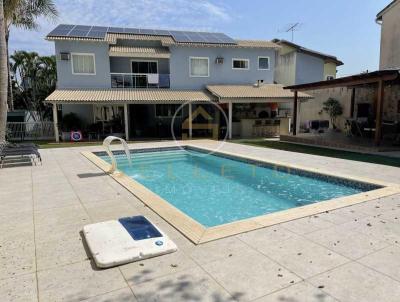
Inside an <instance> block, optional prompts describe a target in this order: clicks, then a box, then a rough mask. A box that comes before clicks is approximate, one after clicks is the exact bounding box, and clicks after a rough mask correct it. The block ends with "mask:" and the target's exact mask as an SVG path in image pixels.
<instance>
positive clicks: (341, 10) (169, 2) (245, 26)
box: [10, 0, 390, 76]
mask: <svg viewBox="0 0 400 302" xmlns="http://www.w3.org/2000/svg"><path fill="white" fill-rule="evenodd" d="M389 2H390V0H335V1H331V0H280V1H276V0H230V1H228V0H197V1H193V0H157V1H151V0H118V1H110V0H56V1H55V3H56V5H57V8H58V10H59V17H58V18H57V20H52V21H48V20H42V19H41V20H40V25H41V26H40V29H39V30H38V31H35V32H29V31H25V30H20V29H14V28H13V29H12V32H11V38H10V48H11V52H13V51H14V50H17V49H24V50H31V51H33V50H34V51H37V52H39V53H40V54H52V53H53V52H54V44H53V43H51V42H48V41H45V40H44V36H45V35H46V34H47V33H48V32H49V31H50V30H51V29H52V28H53V27H55V26H56V25H57V24H58V23H73V24H89V25H117V26H125V27H144V28H168V29H187V30H207V31H220V32H224V33H226V34H228V35H229V36H231V37H233V38H242V39H245V38H247V39H273V38H283V39H289V40H290V39H291V35H290V34H288V33H285V32H284V31H283V29H284V28H285V27H287V25H288V24H291V23H294V22H300V23H301V27H300V29H299V31H297V32H296V33H295V39H294V42H295V43H298V44H301V45H303V46H305V47H308V48H311V49H314V50H318V51H321V52H326V53H329V54H333V55H335V56H337V57H338V58H339V59H341V60H342V61H343V62H344V63H345V65H344V66H342V67H340V68H339V75H341V76H343V75H349V74H352V73H358V72H361V71H364V70H367V69H368V70H375V69H377V68H378V63H379V41H380V26H379V25H377V24H376V23H375V16H376V14H377V13H378V12H379V11H380V10H381V9H382V8H383V7H385V6H386V5H387V4H388V3H389Z"/></svg>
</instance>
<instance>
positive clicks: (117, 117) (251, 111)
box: [46, 83, 311, 142]
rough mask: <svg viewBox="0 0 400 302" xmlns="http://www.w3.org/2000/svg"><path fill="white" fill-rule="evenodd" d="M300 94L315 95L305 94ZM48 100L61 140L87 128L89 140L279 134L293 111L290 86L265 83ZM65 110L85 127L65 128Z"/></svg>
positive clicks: (66, 94)
mask: <svg viewBox="0 0 400 302" xmlns="http://www.w3.org/2000/svg"><path fill="white" fill-rule="evenodd" d="M297 97H298V99H301V100H307V99H309V98H311V97H310V96H309V95H307V94H305V93H298V94H297ZM46 101H47V102H48V103H50V104H52V105H53V121H54V136H55V140H56V141H57V142H58V141H59V140H60V136H61V137H62V138H64V139H65V138H66V137H68V135H70V131H81V132H84V137H85V139H89V140H90V139H91V138H92V137H94V139H95V140H101V139H102V138H104V137H105V136H107V135H114V136H121V137H124V138H126V139H127V140H129V139H135V140H137V139H139V140H143V139H149V138H150V139H172V138H174V137H175V138H179V139H180V138H183V139H186V138H189V139H190V138H206V137H208V138H210V137H212V138H214V139H222V138H225V137H227V138H229V139H232V138H233V137H268V136H277V135H279V134H287V133H289V132H290V131H291V130H290V129H291V124H292V111H293V93H292V92H291V91H288V90H284V89H283V86H282V85H278V84H262V83H257V84H255V85H209V86H207V87H206V89H204V90H170V89H115V88H111V89H58V90H56V91H54V92H53V93H52V94H51V95H49V96H48V97H47V99H46ZM199 112H200V113H201V114H198V113H199ZM66 114H72V115H79V116H80V118H81V119H82V120H83V122H82V123H75V124H83V125H84V126H82V125H80V126H75V125H74V123H72V124H73V127H72V128H73V129H69V128H68V127H67V129H65V128H66V127H65V126H64V123H63V121H62V120H61V123H60V118H65V116H66ZM172 124H173V126H172V127H173V129H174V134H173V135H172V134H171V128H172V127H171V125H172ZM79 127H81V128H84V130H82V129H80V128H79ZM70 128H71V127H70ZM99 128H100V130H99ZM60 131H62V132H63V133H61V134H62V135H60Z"/></svg>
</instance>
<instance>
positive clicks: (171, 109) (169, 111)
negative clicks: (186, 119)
mask: <svg viewBox="0 0 400 302" xmlns="http://www.w3.org/2000/svg"><path fill="white" fill-rule="evenodd" d="M179 107H180V105H175V104H172V105H169V104H168V105H163V104H159V105H156V117H169V118H172V117H173V116H174V114H175V112H176V111H177V110H178V109H179ZM180 116H182V109H179V111H178V112H177V113H176V117H180Z"/></svg>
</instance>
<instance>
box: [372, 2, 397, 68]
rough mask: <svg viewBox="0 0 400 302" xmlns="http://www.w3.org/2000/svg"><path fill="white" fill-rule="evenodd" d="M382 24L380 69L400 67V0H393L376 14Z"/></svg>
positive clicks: (378, 21) (377, 19)
mask: <svg viewBox="0 0 400 302" xmlns="http://www.w3.org/2000/svg"><path fill="white" fill-rule="evenodd" d="M376 22H377V23H378V24H380V25H381V55H380V63H379V69H393V68H400V1H399V0H395V1H392V2H391V3H390V4H389V5H388V6H386V7H385V8H384V9H383V10H381V11H380V12H379V13H378V15H377V16H376Z"/></svg>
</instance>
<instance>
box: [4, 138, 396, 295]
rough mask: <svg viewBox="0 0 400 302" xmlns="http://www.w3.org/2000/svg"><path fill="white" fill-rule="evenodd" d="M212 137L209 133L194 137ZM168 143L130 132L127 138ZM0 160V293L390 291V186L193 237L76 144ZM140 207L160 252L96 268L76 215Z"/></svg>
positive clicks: (390, 172) (383, 170)
mask: <svg viewBox="0 0 400 302" xmlns="http://www.w3.org/2000/svg"><path fill="white" fill-rule="evenodd" d="M194 144H199V146H206V147H212V146H214V145H215V144H216V143H215V142H212V141H202V142H195V143H194ZM166 145H175V144H174V143H168V142H164V143H143V144H134V145H132V148H143V147H149V146H166ZM87 150H93V151H94V150H101V147H82V148H63V149H46V150H41V154H42V157H43V166H37V167H15V168H7V169H1V170H0V301H1V302H3V301H4V302H5V301H51V302H53V301H82V300H85V299H86V300H85V301H92V302H94V301H96V302H105V301H171V302H178V301H212V302H225V301H258V302H261V301H286V302H313V301H315V302H317V301H318V302H328V301H342V302H351V301H357V302H359V301H363V302H364V301H373V302H377V301H380V302H381V301H396V302H397V301H399V297H400V194H399V195H392V196H388V197H384V198H382V199H378V200H373V201H368V202H365V203H362V204H358V205H354V206H351V207H347V208H342V209H339V210H335V211H331V212H328V213H323V214H318V215H315V216H312V217H307V218H302V219H298V220H293V221H290V222H287V223H282V224H280V225H275V226H271V227H266V228H263V229H259V230H256V231H251V232H248V233H245V234H240V235H236V236H233V237H229V238H225V239H220V240H217V241H213V242H210V243H206V244H202V245H198V246H195V245H193V244H192V243H191V242H190V241H189V240H187V239H186V238H185V237H183V236H182V235H181V234H180V233H179V232H177V231H176V230H175V229H174V228H173V227H171V226H170V225H169V224H168V223H166V222H165V221H163V220H162V219H161V218H159V217H158V216H157V215H156V214H154V213H153V212H152V211H151V210H149V209H148V208H146V207H145V206H144V205H143V204H142V203H141V202H140V201H139V200H137V199H136V198H135V197H134V196H133V195H132V194H131V193H130V192H128V191H126V190H125V189H124V188H123V187H122V186H121V185H120V184H118V183H117V182H115V181H114V180H113V179H112V178H111V177H109V176H108V175H104V173H102V171H101V170H100V169H99V168H97V167H96V166H95V165H94V164H93V163H91V162H90V161H89V160H88V159H86V158H85V157H84V156H82V154H81V152H82V151H87ZM223 150H225V151H228V152H236V153H238V154H243V155H252V156H256V157H265V158H268V159H270V160H276V161H281V162H286V163H288V164H299V165H304V166H310V167H312V168H316V169H323V170H325V171H326V170H331V171H337V172H338V173H341V174H348V175H352V176H354V177H368V178H372V179H376V180H380V181H384V182H392V183H398V184H400V169H399V168H394V167H388V166H379V165H373V164H368V163H361V162H350V161H346V160H341V159H334V158H326V157H319V156H312V155H307V154H294V153H289V152H285V151H279V150H272V149H264V148H257V147H250V146H244V145H237V144H226V145H224V147H223ZM137 214H144V215H147V216H148V217H150V218H151V219H152V220H153V221H154V222H155V223H156V224H157V225H158V226H159V227H161V228H162V229H163V230H164V231H165V232H166V233H167V234H168V235H169V236H170V237H171V238H172V239H173V240H174V241H175V243H176V244H177V245H178V247H179V249H180V250H179V251H178V252H177V253H173V254H170V255H166V256H162V257H158V258H153V259H149V260H145V261H143V262H137V263H131V264H128V265H123V266H120V267H117V268H112V269H106V270H97V269H95V268H94V266H93V264H92V262H91V261H90V259H89V258H88V254H87V253H86V251H85V249H84V247H83V242H82V237H81V234H80V231H81V229H82V226H83V225H85V224H87V223H91V222H98V221H103V220H107V219H113V218H118V217H122V216H129V215H137Z"/></svg>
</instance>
